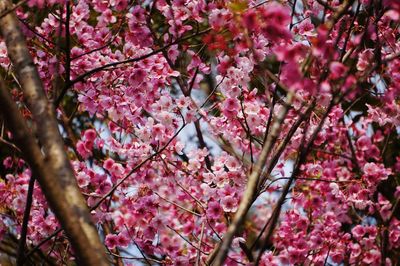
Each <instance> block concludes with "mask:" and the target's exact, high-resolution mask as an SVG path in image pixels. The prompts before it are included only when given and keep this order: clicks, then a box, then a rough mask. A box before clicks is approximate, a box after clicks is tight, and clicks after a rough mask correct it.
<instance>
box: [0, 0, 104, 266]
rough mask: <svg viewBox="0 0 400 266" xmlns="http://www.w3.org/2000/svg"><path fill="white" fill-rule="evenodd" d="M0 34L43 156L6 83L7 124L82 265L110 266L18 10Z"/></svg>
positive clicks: (3, 5) (4, 0)
mask: <svg viewBox="0 0 400 266" xmlns="http://www.w3.org/2000/svg"><path fill="white" fill-rule="evenodd" d="M11 8H12V3H11V2H10V1H8V0H0V13H3V12H4V11H6V10H7V9H11ZM0 32H1V35H2V36H3V38H4V40H5V42H6V46H7V51H8V56H9V57H10V60H11V62H12V64H13V70H14V72H15V73H16V74H17V77H18V79H19V82H20V84H21V87H22V90H23V93H24V99H25V100H26V103H27V106H28V108H29V109H30V111H31V112H32V115H33V119H34V121H35V123H36V126H37V132H36V133H37V135H38V140H39V142H40V143H41V145H42V150H43V153H44V154H42V152H41V151H40V149H39V147H38V145H37V143H36V141H35V139H34V138H33V137H32V136H30V134H29V137H28V135H27V134H28V133H29V131H28V128H27V126H26V125H25V123H24V121H23V118H22V116H21V115H20V114H19V112H18V110H17V109H16V108H17V107H16V106H15V104H14V105H13V106H11V103H10V101H11V102H12V100H11V98H10V97H8V99H6V98H4V97H6V94H8V91H7V90H6V88H5V87H4V84H2V85H1V87H2V88H1V91H2V96H1V98H2V99H1V106H2V111H3V114H4V116H5V118H6V121H8V126H9V128H10V130H11V131H12V133H13V134H14V137H15V140H16V142H17V143H18V144H19V145H18V146H19V148H20V149H21V150H22V152H23V154H24V156H25V157H26V160H27V161H28V162H29V164H30V166H31V167H32V170H33V171H35V172H36V173H37V178H38V181H39V183H40V185H41V187H42V190H43V192H44V194H45V195H46V198H47V200H48V201H49V203H50V206H51V208H52V210H53V211H54V213H55V214H56V216H57V218H58V220H59V221H60V223H61V225H62V227H63V228H64V230H65V232H66V234H67V236H68V237H69V240H70V242H71V245H72V247H73V249H74V252H75V255H76V258H77V260H78V263H79V264H80V265H96V266H100V265H108V264H109V263H108V262H107V259H106V255H105V251H104V246H103V244H102V243H101V241H100V238H99V235H98V232H97V230H96V228H95V226H94V224H93V222H92V220H91V217H90V212H89V209H88V207H87V205H86V202H85V199H84V198H83V196H82V194H81V193H80V190H79V188H78V185H77V183H76V179H75V177H74V173H73V170H72V167H71V165H70V162H69V160H68V157H67V154H66V152H65V148H64V142H63V139H62V137H61V135H60V132H59V130H58V123H57V120H56V116H55V110H54V109H53V106H52V104H51V103H50V102H49V101H48V99H47V97H46V94H45V91H44V88H43V85H42V82H41V80H40V78H39V74H38V72H37V69H36V67H35V65H34V63H33V60H32V57H31V55H30V53H29V50H28V47H27V45H26V42H25V37H24V36H23V34H22V32H21V29H20V27H19V22H18V19H17V18H16V16H15V14H14V12H10V13H9V14H7V15H6V16H4V17H3V18H1V19H0ZM12 109H13V110H12ZM43 158H44V159H43ZM35 175H36V174H35Z"/></svg>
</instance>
